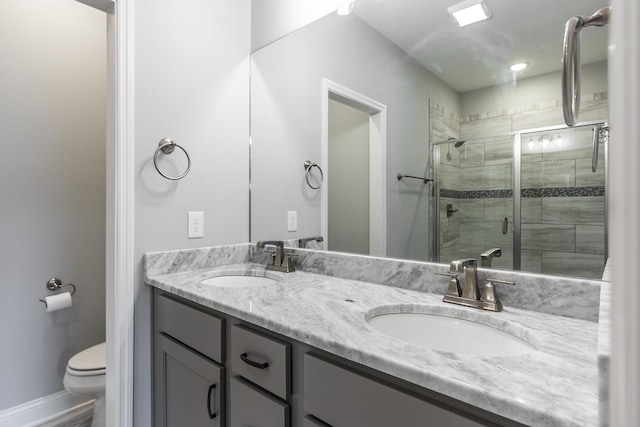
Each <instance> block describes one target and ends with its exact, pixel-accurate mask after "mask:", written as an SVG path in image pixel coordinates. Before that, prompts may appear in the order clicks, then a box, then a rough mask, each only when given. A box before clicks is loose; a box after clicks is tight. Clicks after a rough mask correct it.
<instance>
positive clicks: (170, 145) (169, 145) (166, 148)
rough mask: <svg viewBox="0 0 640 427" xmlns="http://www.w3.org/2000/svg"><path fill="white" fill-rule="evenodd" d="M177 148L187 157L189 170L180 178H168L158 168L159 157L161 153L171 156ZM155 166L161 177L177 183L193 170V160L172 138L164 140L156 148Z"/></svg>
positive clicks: (154, 155)
mask: <svg viewBox="0 0 640 427" xmlns="http://www.w3.org/2000/svg"><path fill="white" fill-rule="evenodd" d="M176 147H178V148H179V149H181V150H182V152H183V153H184V155H185V156H186V157H187V170H185V171H184V173H183V174H182V175H179V176H168V175H165V174H163V173H162V172H161V171H160V168H159V167H158V156H159V155H160V152H161V151H162V153H164V154H171V153H173V151H174V150H175V149H176ZM153 166H155V168H156V170H157V171H158V173H159V174H160V175H162V176H163V177H165V178H167V179H170V180H172V181H177V180H179V179H182V178H184V177H185V176H187V174H188V173H189V171H190V170H191V158H190V157H189V153H187V150H185V149H184V148H182V147H181V146H180V145H178V144H176V143H175V142H174V141H173V140H172V139H171V138H163V139H161V140H160V142H159V143H158V148H156V152H155V153H154V154H153Z"/></svg>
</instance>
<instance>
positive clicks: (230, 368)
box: [154, 289, 521, 427]
mask: <svg viewBox="0 0 640 427" xmlns="http://www.w3.org/2000/svg"><path fill="white" fill-rule="evenodd" d="M154 328H155V331H154V365H155V366H154V372H155V374H154V413H155V422H154V427H156V426H157V427H172V426H180V427H182V426H189V427H198V426H216V427H218V426H219V427H226V426H229V427H247V426H252V427H383V426H384V427H390V426H398V427H414V426H415V427H418V426H420V427H428V426H436V427H441V426H455V427H477V426H503V427H505V426H508V427H511V426H521V425H520V424H518V423H514V422H513V421H510V420H506V419H504V418H502V417H499V416H497V415H495V414H491V413H489V412H487V411H484V410H481V409H478V408H475V407H473V406H471V405H468V404H465V403H462V402H459V401H457V400H454V399H451V398H449V397H446V396H443V395H441V394H438V393H435V392H433V391H431V390H428V389H425V388H423V387H420V386H417V385H415V384H411V383H407V382H406V381H403V380H400V379H398V378H395V377H392V376H390V375H387V374H384V373H382V372H380V371H377V370H374V369H371V368H369V367H366V366H363V365H360V364H356V363H354V362H351V361H348V360H345V359H343V358H340V357H337V356H335V355H332V354H329V353H326V352H324V351H321V350H318V349H315V348H312V347H310V346H309V345H307V344H305V343H301V342H298V341H294V340H292V339H290V338H287V337H283V336H281V335H279V334H276V333H274V332H272V331H268V330H265V329H263V328H260V327H257V326H255V325H251V324H249V323H247V322H244V321H242V320H239V319H236V318H234V317H232V316H229V315H226V314H223V313H220V312H218V311H215V310H212V309H209V308H206V307H203V306H200V305H198V304H195V303H193V302H190V301H186V300H183V299H181V298H179V297H176V296H173V295H171V294H168V293H166V292H163V291H160V290H157V289H156V290H154ZM212 415H215V416H214V417H213V418H211V416H212Z"/></svg>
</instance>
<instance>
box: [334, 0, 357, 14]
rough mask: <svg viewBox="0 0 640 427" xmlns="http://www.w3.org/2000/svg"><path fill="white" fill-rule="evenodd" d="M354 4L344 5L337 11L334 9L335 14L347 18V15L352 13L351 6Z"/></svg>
mask: <svg viewBox="0 0 640 427" xmlns="http://www.w3.org/2000/svg"><path fill="white" fill-rule="evenodd" d="M355 3H356V2H354V1H353V2H351V3H349V4H346V5H344V6H341V7H339V8H338V9H336V13H337V14H338V15H340V16H347V15H351V12H353V5H354V4H355Z"/></svg>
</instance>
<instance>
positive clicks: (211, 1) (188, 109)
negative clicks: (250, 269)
mask: <svg viewBox="0 0 640 427" xmlns="http://www.w3.org/2000/svg"><path fill="white" fill-rule="evenodd" d="M250 18H251V11H250V0H234V1H225V0H164V1H157V0H137V1H136V2H135V3H134V17H133V19H134V22H135V32H134V51H135V58H134V61H135V65H134V66H135V70H134V71H135V76H134V78H135V93H134V96H135V126H136V128H135V145H136V147H135V164H136V173H137V176H136V188H135V218H136V219H135V251H136V259H137V260H139V262H140V264H139V268H138V279H137V281H136V284H135V286H136V306H135V349H134V352H135V353H134V369H135V372H134V389H135V390H134V394H135V397H134V408H135V410H134V417H135V420H134V424H135V425H136V426H149V425H151V401H150V398H151V363H150V360H151V353H150V349H151V347H150V345H151V343H150V336H151V334H150V330H151V323H150V316H151V292H150V289H149V287H148V286H146V285H144V284H143V281H142V263H141V261H142V255H143V254H144V252H148V251H160V250H169V249H178V248H192V247H200V246H211V245H220V244H228V243H238V242H246V241H247V240H248V223H249V207H248V203H249V199H248V190H247V189H248V177H249V144H248V129H249V121H248V120H249V52H250ZM165 137H171V138H173V139H174V140H175V141H176V142H177V143H178V144H180V145H182V146H183V147H184V148H185V149H186V150H187V151H188V152H189V155H190V156H191V159H192V163H193V164H192V168H191V172H190V174H189V175H188V176H187V177H185V178H184V179H182V180H180V181H177V182H175V181H168V180H166V179H164V178H162V177H161V176H160V175H159V174H158V173H157V172H156V171H155V169H154V167H153V163H152V156H153V153H154V151H155V149H156V147H157V145H158V141H159V140H160V139H162V138H165ZM180 156H181V153H179V152H176V153H175V154H173V155H172V156H171V157H169V158H167V159H165V160H166V161H164V162H163V165H162V166H163V167H166V168H167V169H166V170H167V171H168V172H171V173H175V172H179V169H180V168H181V167H184V164H183V159H182V158H181V157H180ZM188 211H204V223H205V226H204V228H205V237H204V238H202V239H187V212H188Z"/></svg>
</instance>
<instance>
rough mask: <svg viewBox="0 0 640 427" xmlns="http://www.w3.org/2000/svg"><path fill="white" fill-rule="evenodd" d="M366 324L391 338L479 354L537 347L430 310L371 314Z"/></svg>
mask: <svg viewBox="0 0 640 427" xmlns="http://www.w3.org/2000/svg"><path fill="white" fill-rule="evenodd" d="M368 322H369V325H370V326H371V327H372V328H374V329H376V330H378V331H379V332H382V333H384V334H386V335H389V336H391V337H393V338H397V339H401V340H403V341H407V342H409V343H412V344H416V345H419V346H422V347H426V348H429V349H432V350H440V351H448V352H451V353H458V354H474V355H478V356H519V355H523V354H527V353H532V352H534V351H536V347H534V346H533V345H532V344H530V343H529V342H527V341H525V340H523V339H522V338H519V337H517V336H515V335H512V334H510V333H508V332H505V331H502V330H500V329H497V328H495V327H493V326H490V325H486V324H483V323H478V322H474V321H471V320H465V319H460V318H457V317H450V316H447V315H440V314H432V313H387V314H380V315H374V316H373V317H371V318H370V319H369V320H368Z"/></svg>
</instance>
